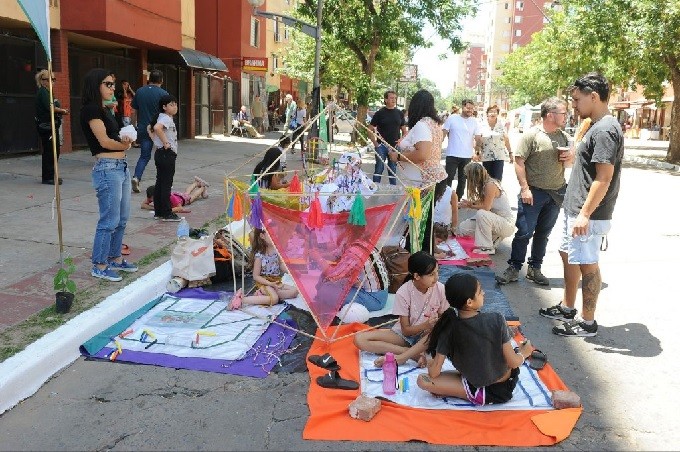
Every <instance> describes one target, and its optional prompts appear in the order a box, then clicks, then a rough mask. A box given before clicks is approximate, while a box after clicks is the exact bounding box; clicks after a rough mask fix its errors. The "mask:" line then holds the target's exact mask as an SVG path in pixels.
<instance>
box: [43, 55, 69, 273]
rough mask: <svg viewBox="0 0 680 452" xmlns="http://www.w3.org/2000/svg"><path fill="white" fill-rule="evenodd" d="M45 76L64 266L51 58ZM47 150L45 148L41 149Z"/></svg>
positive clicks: (61, 258)
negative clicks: (47, 85) (46, 79)
mask: <svg viewBox="0 0 680 452" xmlns="http://www.w3.org/2000/svg"><path fill="white" fill-rule="evenodd" d="M47 76H48V79H49V84H50V124H51V125H52V158H53V162H54V194H55V198H56V203H57V233H58V235H59V263H60V265H61V266H62V267H63V266H64V239H63V227H62V223H61V191H60V190H59V161H58V158H59V157H58V155H57V140H56V138H57V133H56V124H55V123H54V92H53V90H52V60H49V61H48V62H47ZM43 152H47V149H43Z"/></svg>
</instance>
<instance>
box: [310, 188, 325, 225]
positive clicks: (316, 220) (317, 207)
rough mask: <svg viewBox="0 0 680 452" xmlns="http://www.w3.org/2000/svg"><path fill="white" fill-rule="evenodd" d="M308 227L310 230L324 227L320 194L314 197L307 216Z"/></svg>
mask: <svg viewBox="0 0 680 452" xmlns="http://www.w3.org/2000/svg"><path fill="white" fill-rule="evenodd" d="M307 227H308V228H309V229H315V228H319V229H321V228H322V227H323V211H322V210H321V201H319V193H318V192H317V193H316V194H315V195H314V200H313V201H312V203H311V204H310V206H309V215H308V216H307Z"/></svg>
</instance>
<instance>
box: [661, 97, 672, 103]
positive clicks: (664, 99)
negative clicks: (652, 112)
mask: <svg viewBox="0 0 680 452" xmlns="http://www.w3.org/2000/svg"><path fill="white" fill-rule="evenodd" d="M674 98H675V97H674V96H664V97H663V98H662V99H661V102H673V99H674Z"/></svg>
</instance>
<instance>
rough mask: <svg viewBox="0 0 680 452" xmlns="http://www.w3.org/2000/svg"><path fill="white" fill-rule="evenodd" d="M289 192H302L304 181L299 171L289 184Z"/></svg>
mask: <svg viewBox="0 0 680 452" xmlns="http://www.w3.org/2000/svg"><path fill="white" fill-rule="evenodd" d="M288 193H302V183H301V182H300V178H299V177H298V173H297V171H296V172H295V174H294V175H293V178H292V179H291V180H290V185H289V186H288Z"/></svg>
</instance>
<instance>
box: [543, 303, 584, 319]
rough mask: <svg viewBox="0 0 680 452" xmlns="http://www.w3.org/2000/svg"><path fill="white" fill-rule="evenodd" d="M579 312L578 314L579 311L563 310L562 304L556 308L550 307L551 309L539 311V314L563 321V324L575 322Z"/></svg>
mask: <svg viewBox="0 0 680 452" xmlns="http://www.w3.org/2000/svg"><path fill="white" fill-rule="evenodd" d="M577 312H578V310H577V309H569V308H563V307H562V303H559V304H556V305H555V306H550V307H549V308H541V309H539V310H538V313H539V314H540V315H542V316H543V317H547V318H549V319H555V320H562V321H563V322H568V321H570V320H574V318H575V317H576V313H577Z"/></svg>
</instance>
